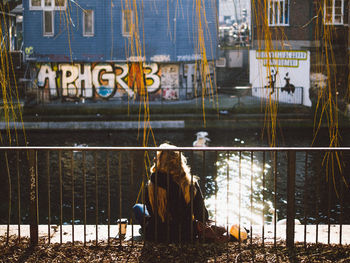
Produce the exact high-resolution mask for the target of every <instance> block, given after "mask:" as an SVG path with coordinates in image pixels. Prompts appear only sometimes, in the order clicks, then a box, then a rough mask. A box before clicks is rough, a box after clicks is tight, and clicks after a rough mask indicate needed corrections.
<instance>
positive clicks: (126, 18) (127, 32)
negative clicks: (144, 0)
mask: <svg viewBox="0 0 350 263" xmlns="http://www.w3.org/2000/svg"><path fill="white" fill-rule="evenodd" d="M122 19H123V23H122V26H123V28H122V30H123V36H125V37H129V36H131V31H132V22H133V17H132V11H131V10H123V16H122Z"/></svg>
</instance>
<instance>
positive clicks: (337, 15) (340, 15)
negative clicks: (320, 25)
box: [324, 0, 344, 25]
mask: <svg viewBox="0 0 350 263" xmlns="http://www.w3.org/2000/svg"><path fill="white" fill-rule="evenodd" d="M324 23H325V24H328V25H342V24H344V0H325V2H324Z"/></svg>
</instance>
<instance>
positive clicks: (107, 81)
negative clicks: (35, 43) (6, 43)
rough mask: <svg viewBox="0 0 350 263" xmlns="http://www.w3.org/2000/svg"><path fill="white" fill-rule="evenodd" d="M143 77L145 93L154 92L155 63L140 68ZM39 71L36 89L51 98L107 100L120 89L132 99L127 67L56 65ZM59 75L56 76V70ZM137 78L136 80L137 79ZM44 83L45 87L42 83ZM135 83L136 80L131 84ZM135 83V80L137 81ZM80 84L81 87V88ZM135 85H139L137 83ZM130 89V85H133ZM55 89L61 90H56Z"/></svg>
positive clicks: (156, 82) (157, 82)
mask: <svg viewBox="0 0 350 263" xmlns="http://www.w3.org/2000/svg"><path fill="white" fill-rule="evenodd" d="M142 66H143V71H141V72H144V74H145V75H144V76H145V79H146V87H147V91H148V92H156V91H158V90H159V88H160V85H161V79H160V76H159V75H158V71H159V67H158V64H156V63H151V64H143V65H142ZM39 67H40V70H39V73H38V76H37V80H38V81H37V82H38V86H39V87H45V88H49V90H50V96H51V97H58V96H63V97H80V96H83V97H86V98H92V97H94V96H99V97H101V98H109V97H112V96H116V95H113V94H115V93H116V91H117V88H118V87H119V88H121V90H124V92H126V93H127V94H128V96H129V97H134V90H133V89H132V88H134V86H133V87H132V88H130V87H129V85H131V84H130V83H129V81H128V77H129V76H128V75H129V72H130V67H131V65H128V64H114V65H111V64H106V63H101V64H96V65H95V66H94V67H93V66H92V65H91V64H86V63H85V64H68V63H63V64H59V65H58V67H54V69H53V67H52V66H51V65H49V64H41V65H39ZM57 68H58V70H59V71H60V73H61V74H57V72H56V70H57ZM138 77H139V76H138ZM47 79H48V87H47V85H46V83H47V82H46V80H47ZM134 81H136V80H134ZM138 81H139V80H138ZM83 83H84V85H83ZM137 83H139V82H137ZM133 85H134V83H133ZM57 86H58V87H59V88H61V89H60V90H59V89H57Z"/></svg>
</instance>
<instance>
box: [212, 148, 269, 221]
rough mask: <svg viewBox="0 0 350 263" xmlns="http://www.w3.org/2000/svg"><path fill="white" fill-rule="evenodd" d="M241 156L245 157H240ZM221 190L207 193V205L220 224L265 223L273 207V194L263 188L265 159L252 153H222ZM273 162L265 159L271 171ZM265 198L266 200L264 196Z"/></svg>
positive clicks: (219, 168) (219, 164)
mask: <svg viewBox="0 0 350 263" xmlns="http://www.w3.org/2000/svg"><path fill="white" fill-rule="evenodd" d="M240 156H241V158H240ZM216 167H217V177H216V180H215V181H214V183H215V188H216V189H217V191H216V192H215V194H212V195H209V196H207V197H206V206H207V208H208V210H209V211H210V213H211V215H212V216H213V218H215V219H216V220H217V222H218V223H219V224H223V225H225V224H227V223H228V224H234V223H238V222H239V220H240V222H241V223H242V224H245V225H249V224H250V223H252V224H261V223H262V220H263V219H262V217H263V211H264V213H265V214H267V213H268V211H269V210H270V209H271V208H272V207H273V206H272V201H271V200H272V196H271V195H268V191H267V188H266V186H265V188H263V185H264V184H263V180H262V178H263V177H262V174H263V172H262V171H263V163H262V162H261V161H260V160H259V159H257V156H254V157H253V162H252V161H251V156H250V154H249V153H244V152H242V153H241V155H240V154H239V153H232V152H230V153H219V154H218V160H217V162H216ZM270 169H271V166H270V165H269V164H267V163H265V170H264V173H265V175H267V174H268V173H269V171H270ZM264 199H265V202H263V200H264Z"/></svg>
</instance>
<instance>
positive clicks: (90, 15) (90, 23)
mask: <svg viewBox="0 0 350 263" xmlns="http://www.w3.org/2000/svg"><path fill="white" fill-rule="evenodd" d="M83 35H84V36H85V37H91V36H93V35H94V11H93V10H84V12H83Z"/></svg>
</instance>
